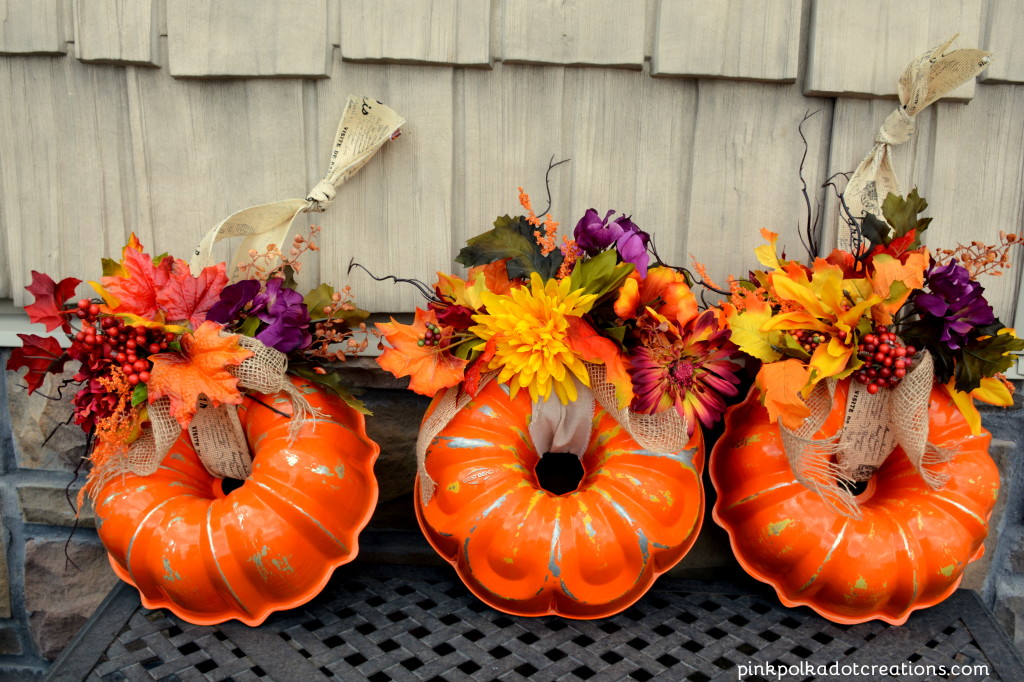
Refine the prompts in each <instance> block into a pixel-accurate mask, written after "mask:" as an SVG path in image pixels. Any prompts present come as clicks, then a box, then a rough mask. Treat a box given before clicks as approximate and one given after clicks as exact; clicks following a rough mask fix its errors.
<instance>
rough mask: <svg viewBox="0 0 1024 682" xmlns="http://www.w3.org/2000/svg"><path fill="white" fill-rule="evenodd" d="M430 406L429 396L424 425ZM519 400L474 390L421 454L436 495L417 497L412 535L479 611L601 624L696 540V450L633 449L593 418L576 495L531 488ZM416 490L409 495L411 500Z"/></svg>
mask: <svg viewBox="0 0 1024 682" xmlns="http://www.w3.org/2000/svg"><path fill="white" fill-rule="evenodd" d="M437 404H438V399H437V398H435V400H434V402H433V403H432V404H431V406H430V408H429V409H428V411H427V416H429V415H430V414H431V413H432V412H433V410H434V409H435V408H436V406H437ZM530 417H531V403H530V398H529V396H528V395H527V393H526V391H520V392H519V394H518V395H517V396H516V398H515V399H514V400H510V399H509V396H508V389H507V387H505V386H504V385H502V384H499V383H498V382H496V381H493V382H491V383H489V384H488V385H487V386H485V387H484V388H483V389H482V390H481V391H480V393H479V394H478V395H477V396H476V398H475V399H474V400H473V401H472V402H470V403H469V404H468V405H467V406H466V407H465V408H463V409H462V410H461V411H460V412H459V413H458V414H457V415H456V416H455V417H454V418H453V419H452V420H451V422H450V423H449V424H448V425H447V426H446V427H445V428H444V429H443V430H442V431H441V432H440V433H439V434H438V436H437V437H436V438H435V439H434V440H433V442H432V443H431V444H430V446H429V447H428V449H427V459H426V468H427V472H428V473H429V474H430V476H431V477H432V478H433V479H434V481H435V482H436V483H437V489H436V491H435V493H434V496H433V497H432V498H431V500H430V502H429V503H428V504H426V505H424V504H423V503H422V499H421V498H420V496H419V495H418V494H417V495H416V515H417V519H418V520H419V523H420V528H422V529H423V533H424V534H425V535H426V537H427V540H429V541H430V544H431V545H433V547H434V549H435V550H437V552H438V554H440V555H441V556H442V557H444V558H445V559H446V560H447V561H448V562H449V563H451V564H452V565H453V566H454V567H455V570H456V571H457V572H458V574H459V577H460V578H461V579H462V581H463V582H464V583H465V584H466V586H467V587H468V588H469V589H470V591H472V592H473V594H475V595H476V596H477V597H479V598H480V599H481V600H482V601H484V602H485V603H487V604H488V605H490V606H492V607H494V608H495V609H498V610H499V611H504V612H505V613H510V614H513V615H519V616H543V615H550V614H554V615H558V616H564V617H567V618H578V619H588V618H603V617H605V616H610V615H613V614H615V613H618V612H619V611H622V610H623V609H625V608H627V607H628V606H629V605H631V604H632V603H634V602H635V601H636V600H638V599H639V598H640V597H641V596H643V594H644V593H645V592H646V591H647V590H648V589H649V588H650V586H651V585H652V584H653V582H654V580H655V578H657V577H658V576H659V575H661V574H662V573H664V572H665V571H667V570H668V569H670V568H672V567H673V566H674V565H675V564H676V563H678V562H679V560H680V559H682V558H683V556H684V555H685V554H686V552H687V551H689V549H690V547H691V546H692V545H693V543H694V541H695V540H696V538H697V533H698V531H699V530H700V525H701V521H702V518H703V515H704V490H703V487H702V486H701V481H700V477H701V472H702V470H703V466H704V446H703V442H702V441H701V439H700V435H699V433H700V431H699V429H698V431H697V434H698V435H697V436H695V438H694V440H693V441H692V442H691V445H693V449H689V450H686V451H684V452H681V453H678V454H657V453H653V452H648V451H646V450H644V449H642V448H641V447H640V446H639V445H638V444H637V443H636V441H634V440H633V439H632V438H631V437H630V436H629V435H628V433H626V431H625V430H624V429H623V428H622V427H621V426H620V425H619V424H618V422H616V421H615V420H614V419H613V418H612V417H611V416H610V415H609V414H608V413H607V412H605V411H604V410H602V409H601V408H600V407H597V408H596V409H595V414H594V420H593V430H592V432H591V437H590V444H589V446H588V448H587V450H586V453H585V454H584V455H583V457H582V465H583V470H584V476H583V480H582V481H581V482H580V485H579V487H578V488H577V490H575V491H573V492H570V493H566V494H563V495H555V494H552V493H550V492H548V491H547V490H544V489H543V488H541V487H540V485H539V484H538V481H537V476H536V473H535V468H536V466H537V463H538V462H539V461H540V457H541V454H542V453H538V452H537V450H536V448H535V447H534V445H533V442H532V441H531V439H530V435H529V431H528V423H529V420H530ZM418 490H419V487H418V486H417V491H418Z"/></svg>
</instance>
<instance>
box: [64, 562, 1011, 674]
mask: <svg viewBox="0 0 1024 682" xmlns="http://www.w3.org/2000/svg"><path fill="white" fill-rule="evenodd" d="M752 590H753V592H752ZM118 600H120V601H118ZM107 612H109V613H107ZM118 613H120V614H121V616H120V620H118V618H119V616H118ZM104 618H106V621H104ZM90 632H91V634H90ZM102 632H106V633H107V634H105V635H103V634H102ZM102 640H105V641H102ZM98 644H99V646H97V645H98ZM90 652H91V653H90ZM99 652H102V653H99ZM90 657H91V660H89V659H90ZM802 661H806V662H809V663H811V664H831V663H833V662H839V663H840V664H843V663H859V664H887V665H892V664H897V665H898V664H901V663H903V662H907V663H911V664H917V665H922V666H925V665H934V666H945V667H946V668H947V669H949V668H950V667H951V666H952V665H953V664H960V665H964V664H974V663H980V664H984V665H986V666H987V667H988V674H987V675H986V674H976V675H973V676H959V677H940V676H933V677H925V678H921V677H916V676H912V677H902V678H900V677H884V676H883V677H875V678H874V679H883V680H885V679H891V680H895V679H902V680H907V679H936V680H946V679H958V680H999V679H1002V680H1014V679H1019V675H1020V674H1021V673H1020V671H1021V670H1024V663H1022V662H1021V659H1020V658H1019V656H1018V654H1017V653H1016V652H1015V651H1014V650H1013V649H1012V648H1011V647H1010V645H1009V643H1008V641H1007V640H1006V638H1005V636H1004V635H1003V634H1002V633H1001V631H999V630H998V629H997V628H996V626H995V625H994V623H993V621H992V619H991V617H990V616H989V614H988V612H987V611H986V610H985V609H984V608H983V607H982V606H981V604H980V603H979V602H978V601H977V598H976V597H975V596H974V594H973V593H970V592H958V593H956V594H955V595H954V596H953V597H951V598H950V599H949V600H947V601H946V602H944V603H943V604H940V605H939V606H937V607H934V608H932V609H929V610H927V611H924V612H920V613H918V614H915V615H914V616H913V617H912V618H911V619H910V621H909V622H908V624H907V625H905V626H903V627H900V628H894V627H890V626H887V625H885V624H883V623H879V622H871V623H866V624H862V625H854V626H844V625H836V624H834V623H830V622H829V621H826V620H824V619H822V618H820V617H819V616H817V615H816V614H814V613H813V612H811V611H810V610H809V609H805V608H800V609H787V608H784V607H782V606H781V605H780V604H778V602H777V601H776V600H775V599H774V596H773V595H772V594H771V593H770V592H765V591H763V589H762V588H761V587H760V586H758V585H755V584H745V585H742V586H737V585H735V584H710V583H705V582H696V581H680V580H671V579H665V578H663V579H661V580H660V581H659V582H658V583H657V584H656V585H655V588H654V589H653V590H651V592H649V593H648V594H647V595H646V596H645V597H644V598H643V599H641V600H640V602H639V603H638V604H636V605H635V606H633V607H631V608H629V609H627V610H626V611H625V612H623V613H621V614H619V615H617V616H614V617H612V618H605V619H601V620H596V621H574V620H567V619H562V618H558V617H543V618H519V617H514V616H507V615H505V614H502V613H500V612H497V611H494V610H493V609H491V608H489V607H487V606H485V605H484V604H483V603H481V602H479V601H478V600H477V599H476V598H474V597H473V596H472V595H470V594H469V593H468V591H467V590H466V589H465V587H464V586H463V585H462V584H461V582H459V581H458V580H457V579H456V578H455V577H454V575H453V574H452V572H451V571H448V570H445V569H435V568H414V567H397V566H377V565H369V564H356V565H353V566H347V567H343V568H342V569H340V570H339V572H338V574H337V575H336V576H335V578H334V579H333V580H332V581H331V584H330V585H329V586H328V588H327V590H325V592H324V594H322V595H321V596H320V597H318V598H317V599H316V600H314V601H313V602H311V603H310V604H307V605H306V606H305V607H302V608H299V609H295V610H294V611H290V612H286V613H281V614H276V615H274V616H271V618H270V619H269V620H268V621H267V622H266V623H265V624H264V625H263V626H261V627H259V628H248V627H246V626H244V625H241V624H238V623H226V624H222V625H219V626H206V627H203V626H195V625H189V624H187V623H184V622H183V621H181V620H180V619H178V618H176V617H174V616H172V615H170V614H169V613H167V612H165V611H149V610H147V609H143V608H142V607H140V606H139V605H138V597H137V595H136V594H135V593H134V591H133V590H130V589H127V588H125V589H120V591H119V592H118V594H116V595H115V594H114V593H112V595H111V598H108V603H106V604H105V605H104V606H103V607H101V610H100V611H99V612H97V615H96V616H95V617H94V619H93V621H92V622H91V627H90V626H87V628H86V630H83V633H82V634H80V635H79V638H78V640H76V642H75V643H73V644H72V646H70V647H69V650H68V651H67V652H65V654H64V655H63V656H62V658H61V660H59V661H58V662H57V663H56V664H55V666H54V668H53V669H52V670H51V671H50V677H51V679H57V680H70V679H83V678H86V677H87V678H88V679H91V680H97V679H98V680H109V681H114V680H147V681H148V680H166V681H168V682H170V681H173V680H238V681H242V680H278V681H286V680H344V681H346V682H347V681H349V680H353V681H355V680H369V681H370V682H386V681H387V680H449V681H451V682H454V681H456V680H460V681H461V680H527V679H528V680H531V681H543V680H576V679H579V680H592V681H602V682H603V681H606V680H639V681H640V682H643V681H644V680H688V681H692V682H706V681H707V680H737V679H739V675H738V674H739V672H740V670H741V668H740V666H743V665H752V664H766V663H770V664H773V665H776V666H777V665H780V664H785V665H787V666H792V665H800V664H801V662H802ZM936 669H937V668H936ZM744 679H749V680H760V679H776V677H775V676H774V675H772V676H767V675H765V676H760V677H759V676H755V675H751V676H748V677H745V678H744ZM784 679H787V680H799V679H807V680H810V679H816V678H815V677H813V676H803V675H801V676H796V677H790V676H787V677H784ZM817 679H823V678H817ZM864 679H870V678H864Z"/></svg>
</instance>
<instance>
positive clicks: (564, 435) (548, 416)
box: [416, 363, 690, 504]
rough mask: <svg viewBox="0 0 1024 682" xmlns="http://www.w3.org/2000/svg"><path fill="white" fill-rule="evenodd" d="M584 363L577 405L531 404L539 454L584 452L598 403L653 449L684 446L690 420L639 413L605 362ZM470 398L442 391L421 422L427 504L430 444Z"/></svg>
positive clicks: (420, 466) (420, 465) (419, 461)
mask: <svg viewBox="0 0 1024 682" xmlns="http://www.w3.org/2000/svg"><path fill="white" fill-rule="evenodd" d="M586 364H587V373H588V374H589V376H590V387H589V388H588V387H586V386H582V385H578V386H577V392H578V393H579V398H578V400H577V401H576V402H575V403H574V404H572V405H562V404H561V403H560V402H559V401H558V400H557V399H556V398H552V399H549V400H546V401H542V402H534V403H533V406H532V417H531V420H530V427H529V429H530V437H531V439H532V440H533V442H534V445H535V446H536V447H537V448H538V449H539V450H541V454H543V453H544V452H556V451H557V452H572V453H573V454H575V455H577V456H582V455H583V453H584V451H585V449H586V444H587V442H588V441H589V437H590V432H591V429H592V428H593V426H592V419H593V412H594V404H595V402H596V404H598V405H600V406H601V407H602V408H603V409H604V410H605V411H606V412H608V413H609V414H610V415H611V416H612V417H614V418H615V420H616V421H617V422H618V423H619V424H620V425H621V426H622V428H624V429H626V431H627V432H628V433H629V435H630V436H631V437H632V438H633V440H635V441H636V442H637V444H638V445H639V446H640V447H641V448H643V449H645V450H648V451H650V452H658V453H673V454H674V453H678V452H682V451H683V450H685V449H686V445H687V443H689V441H690V436H689V433H688V428H687V423H686V419H685V418H683V417H682V416H681V415H680V414H679V413H678V412H676V411H675V410H666V411H665V412H660V413H658V414H638V413H635V412H630V411H629V409H626V408H620V407H619V405H618V400H617V399H616V397H615V386H613V385H612V384H610V383H608V381H607V378H606V377H607V373H606V371H605V367H604V365H597V364H592V363H586ZM497 375H498V372H490V373H488V374H486V375H484V377H483V378H482V380H481V381H480V388H483V387H484V386H485V385H486V384H487V383H488V382H490V381H492V380H494V379H495V377H497ZM472 399H473V397H472V396H470V395H468V394H467V393H466V392H465V391H464V390H463V388H462V386H461V385H458V386H452V387H451V388H448V389H446V390H445V391H444V393H442V394H441V395H440V397H439V398H438V403H437V405H436V406H435V407H434V410H433V411H432V412H431V413H430V415H428V417H427V418H426V419H424V420H423V423H422V424H421V425H420V432H419V436H418V437H417V439H416V465H417V473H418V474H419V480H420V497H421V499H422V502H423V504H428V503H429V502H430V500H431V498H432V497H433V496H434V489H435V488H436V487H437V486H436V484H435V482H434V479H432V478H431V477H430V474H428V473H427V468H426V462H427V448H428V447H430V444H431V443H432V442H433V441H434V438H435V437H437V434H439V433H440V432H441V430H442V429H444V427H445V426H447V425H448V423H449V422H450V421H451V420H452V418H453V417H454V416H455V415H456V414H458V412H459V411H460V410H461V409H463V408H464V407H465V406H466V405H468V404H469V403H470V401H472Z"/></svg>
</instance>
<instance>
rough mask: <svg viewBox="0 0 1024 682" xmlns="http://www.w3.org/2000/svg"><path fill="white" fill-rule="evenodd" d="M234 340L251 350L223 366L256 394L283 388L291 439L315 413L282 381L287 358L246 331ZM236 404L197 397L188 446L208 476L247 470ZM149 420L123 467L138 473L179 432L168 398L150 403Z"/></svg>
mask: <svg viewBox="0 0 1024 682" xmlns="http://www.w3.org/2000/svg"><path fill="white" fill-rule="evenodd" d="M238 345H239V346H241V347H242V348H245V349H246V350H248V351H251V352H252V355H251V356H250V357H248V358H246V359H245V360H243V361H242V363H241V364H240V365H237V366H235V367H229V368H228V371H229V372H231V374H233V375H234V376H236V377H237V378H238V387H239V388H240V389H243V390H247V391H254V392H256V393H278V392H284V393H285V394H286V395H287V396H288V397H289V399H290V400H291V405H292V411H291V424H290V427H289V436H290V438H291V439H294V438H295V436H296V435H297V434H298V432H299V430H300V429H301V428H302V425H303V423H304V422H305V421H306V420H307V419H309V418H310V417H316V416H318V413H317V411H316V410H315V409H313V408H312V407H311V406H310V404H309V401H307V400H306V398H305V397H304V396H303V395H302V393H301V392H300V391H299V390H298V389H297V388H295V385H294V384H292V382H291V381H289V380H288V376H287V372H288V357H287V356H286V355H285V354H284V353H282V352H280V351H278V350H275V349H273V348H271V347H269V346H265V345H263V344H262V343H261V342H260V341H258V340H256V339H254V338H252V337H249V336H239V337H238ZM236 409H237V408H236V406H235V405H219V406H216V407H215V406H212V405H210V404H208V403H207V402H206V401H205V400H203V399H200V406H199V410H198V411H197V412H196V415H195V416H194V417H193V418H192V421H191V422H190V423H189V425H188V433H189V436H190V438H191V440H192V446H193V447H194V448H195V450H196V453H197V454H198V455H199V458H200V460H201V461H202V462H203V466H205V467H206V470H207V471H209V472H210V473H211V474H212V475H214V476H218V477H222V478H223V477H230V478H245V477H247V476H248V475H249V474H250V473H252V457H251V455H250V454H249V447H248V445H247V444H246V440H245V434H244V433H242V425H241V423H240V422H239V420H238V413H237V411H236ZM149 421H150V426H151V428H150V429H148V430H147V431H145V432H144V433H143V435H142V436H141V437H140V438H139V439H138V440H136V441H135V442H134V443H132V444H131V446H130V447H129V449H128V461H127V466H126V467H125V468H126V469H127V471H130V472H131V473H133V474H136V475H139V476H148V475H150V474H152V473H154V472H155V471H156V470H157V468H158V467H159V466H160V462H162V461H163V459H164V457H165V456H166V455H167V452H168V451H169V450H170V448H171V446H172V445H174V442H175V441H177V440H178V437H179V436H180V435H181V426H180V425H179V424H178V420H177V419H175V418H174V417H173V416H171V400H170V398H169V397H166V396H164V397H163V398H160V399H159V400H157V401H155V402H153V403H151V404H150V406H149ZM121 473H123V472H121Z"/></svg>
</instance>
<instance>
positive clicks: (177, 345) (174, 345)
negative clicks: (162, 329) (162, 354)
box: [167, 338, 181, 353]
mask: <svg viewBox="0 0 1024 682" xmlns="http://www.w3.org/2000/svg"><path fill="white" fill-rule="evenodd" d="M167 350H172V351H174V352H175V353H180V352H181V341H180V338H179V339H174V340H173V341H171V342H169V343H168V344H167Z"/></svg>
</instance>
